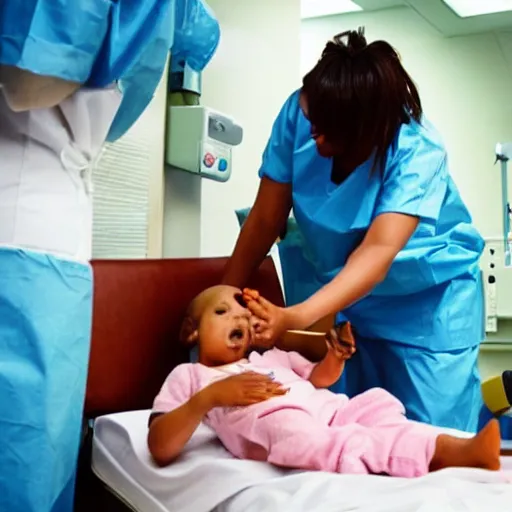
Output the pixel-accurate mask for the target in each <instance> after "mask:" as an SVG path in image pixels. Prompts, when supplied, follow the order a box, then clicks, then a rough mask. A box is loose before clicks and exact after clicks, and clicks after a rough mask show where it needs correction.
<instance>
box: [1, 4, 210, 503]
mask: <svg viewBox="0 0 512 512" xmlns="http://www.w3.org/2000/svg"><path fill="white" fill-rule="evenodd" d="M219 33H220V31H219V25H218V22H217V20H216V19H215V17H214V16H213V13H211V11H210V10H209V9H208V7H207V6H206V4H204V2H203V0H186V1H185V0H144V1H135V2H134V1H130V0H73V1H72V2H69V1H65V0H23V1H19V0H7V1H6V2H3V1H0V155H1V158H0V511H2V512H71V511H72V510H73V490H74V481H75V467H76V462H77V454H78V448H79V438H80V428H81V420H82V411H83V403H84V394H85V385H86V377H87V362H88V355H89V343H90V334H91V314H92V290H93V282H92V272H91V268H90V265H89V263H88V262H89V259H90V257H91V249H92V247H91V242H92V194H91V190H92V189H91V183H90V181H91V171H92V169H93V167H94V164H95V162H96V161H97V159H98V157H99V156H100V154H101V150H102V147H103V144H104V142H105V140H109V141H111V142H113V141H115V140H117V139H119V137H121V136H122V135H124V134H125V133H126V131H127V130H128V129H129V128H130V127H131V126H132V125H133V123H134V122H135V121H136V120H137V118H138V117H139V116H140V114H141V113H142V112H143V111H144V109H145V108H146V107H147V105H148V104H149V102H150V101H151V99H152V97H153V94H154V92H155V89H156V88H157V85H158V83H159V81H160V79H161V77H162V73H163V71H164V67H165V64H166V61H167V57H168V55H169V50H171V49H172V52H173V58H176V59H178V61H181V60H183V61H184V62H186V64H188V65H189V66H190V67H191V68H192V69H194V70H195V71H201V70H202V68H203V67H204V66H206V64H207V63H208V62H209V60H210V58H211V56H212V54H213V52H214V51H215V49H216V47H217V44H218V41H219Z"/></svg>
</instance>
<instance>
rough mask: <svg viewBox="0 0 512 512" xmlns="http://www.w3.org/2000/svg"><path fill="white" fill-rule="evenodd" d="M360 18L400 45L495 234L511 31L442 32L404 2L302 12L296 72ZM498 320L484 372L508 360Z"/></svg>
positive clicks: (511, 107) (511, 69) (457, 170)
mask: <svg viewBox="0 0 512 512" xmlns="http://www.w3.org/2000/svg"><path fill="white" fill-rule="evenodd" d="M359 26H364V27H365V28H366V34H367V37H368V39H369V40H375V39H385V40H387V41H389V42H390V43H391V44H392V45H393V46H395V47H396V48H397V50H398V51H399V53H400V55H401V57H402V59H403V62H404V64H405V66H406V68H407V69H408V71H409V72H410V73H411V75H412V77H413V78H414V80H415V82H416V83H417V85H418V87H419V91H420V94H421V98H422V101H423V105H424V110H425V113H426V115H427V116H428V117H429V118H430V119H431V121H433V122H434V123H435V125H436V126H437V128H438V129H439V130H440V132H441V134H442V136H443V138H444V140H445V142H446V146H447V149H448V153H449V159H450V167H451V171H452V175H453V177H454V179H455V181H456V183H457V186H458V187H459V189H460V192H461V194H462V196H463V198H464V200H465V201H466V203H467V204H468V206H469V208H470V210H471V213H472V215H473V218H474V221H475V223H476V225H477V227H478V228H479V229H480V231H481V233H482V234H483V236H484V237H485V238H487V239H489V240H492V239H496V238H497V237H499V236H500V235H501V210H500V206H501V188H500V173H499V167H498V166H495V165H494V148H495V145H496V143H497V142H500V141H501V142H505V141H511V140H512V101H511V98H512V96H511V93H512V33H511V32H508V33H506V32H505V33H499V34H495V33H482V34H475V35H469V36H463V37H454V38H446V37H444V36H442V35H441V34H440V33H439V32H438V31H437V30H436V29H435V28H434V27H432V26H431V25H430V24H429V23H428V22H427V21H425V20H424V19H423V18H422V17H421V16H420V15H419V14H417V13H416V12H415V11H414V10H412V9H410V8H407V7H403V8H396V9H388V10H383V11H376V12H358V13H351V14H345V15H340V16H330V17H325V18H317V19H311V20H304V21H303V22H302V26H301V43H302V44H301V48H302V51H301V73H302V74H303V73H305V72H307V71H308V70H309V69H310V68H311V67H312V66H313V65H314V64H315V62H316V60H317V59H318V56H319V55H320V53H321V51H322V48H323V46H324V45H325V43H326V41H327V40H328V39H329V38H330V37H331V36H333V35H334V34H337V33H339V32H342V31H344V30H348V29H353V28H357V27H359ZM510 193H512V189H511V192H510ZM490 243H491V242H490ZM492 243H496V242H495V241H494V242H492ZM497 288H498V294H499V291H500V289H501V290H505V289H511V290H512V270H510V274H509V275H508V276H507V277H506V279H504V280H501V281H500V282H498V284H497ZM510 308H511V309H512V304H510ZM498 325H499V328H498V332H497V333H495V334H489V335H488V336H487V337H488V341H489V342H495V343H489V344H487V343H486V344H484V345H483V348H482V352H481V371H482V374H483V375H484V376H487V375H492V374H495V373H496V372H498V371H501V370H502V369H511V368H512V320H511V319H508V320H503V319H500V320H499V324H498Z"/></svg>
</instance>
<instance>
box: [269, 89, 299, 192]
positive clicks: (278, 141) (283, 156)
mask: <svg viewBox="0 0 512 512" xmlns="http://www.w3.org/2000/svg"><path fill="white" fill-rule="evenodd" d="M299 113H300V106H299V92H298V91H296V92H294V93H293V94H292V95H291V96H290V97H289V98H288V99H287V100H286V102H285V104H284V105H283V106H282V108H281V111H280V112H279V114H278V116H277V118H276V120H275V121H274V125H273V126H272V132H271V134H270V139H269V141H268V142H267V146H266V148H265V151H264V152H263V158H262V163H261V167H260V170H259V176H260V178H263V177H265V178H269V179H271V180H272V181H276V182H278V183H291V181H292V171H293V149H294V140H295V129H296V125H297V116H298V115H299Z"/></svg>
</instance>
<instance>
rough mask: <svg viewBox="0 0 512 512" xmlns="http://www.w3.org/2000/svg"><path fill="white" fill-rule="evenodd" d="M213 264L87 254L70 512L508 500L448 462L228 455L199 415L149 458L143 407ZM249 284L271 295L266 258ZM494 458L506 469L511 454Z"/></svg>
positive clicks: (395, 510)
mask: <svg viewBox="0 0 512 512" xmlns="http://www.w3.org/2000/svg"><path fill="white" fill-rule="evenodd" d="M224 264H225V260H223V259H195V260H158V261H148V260H144V261H96V262H94V263H93V267H94V276H95V298H94V320H93V337H92V350H91V360H90V368H89V379H88V386H87V396H86V403H85V414H86V417H87V419H88V422H87V423H86V424H85V425H84V435H83V442H82V450H81V458H80V464H79V475H78V483H77V504H76V511H77V512H85V511H88V512H90V511H92V510H93V509H94V510H100V511H103V510H105V511H109V512H126V511H129V510H135V511H138V512H169V511H179V512H208V511H210V510H214V511H215V512H251V511H255V512H273V511H290V512H295V511H297V512H299V511H304V512H306V511H307V512H313V511H322V512H328V511H339V512H348V511H351V512H352V511H360V512H365V511H368V512H370V511H371V512H387V511H389V512H402V511H403V512H410V511H419V510H421V511H422V512H428V511H430V510H432V511H439V510H442V511H443V512H451V511H457V512H461V511H466V510H467V511H489V510H496V511H500V510H507V509H509V508H510V507H511V506H512V484H510V483H508V481H509V480H510V481H512V478H509V477H508V475H507V473H489V472H485V471H479V470H470V469H453V470H446V471H443V472H439V473H433V474H430V475H428V476H427V477H424V478H420V479H414V480H403V479H398V478H388V477H382V476H355V475H336V474H327V473H320V472H316V473H315V472H303V471H287V470H282V469H278V468H275V467H272V466H270V465H267V464H265V463H260V462H252V461H241V460H235V459H233V458H232V457H231V456H230V455H229V454H228V453H227V452H226V451H225V450H224V448H223V447H222V446H221V445H220V443H219V442H218V440H217V439H216V437H215V435H214V434H213V432H212V431H210V430H209V429H208V428H207V427H206V426H204V425H201V426H200V427H199V428H198V430H197V431H196V433H195V434H194V435H193V437H192V439H191V440H190V442H189V444H188V445H187V447H186V449H185V451H184V453H183V454H182V456H181V457H180V458H179V459H178V460H177V461H176V462H175V463H173V464H172V465H171V466H169V467H167V468H164V469H159V468H157V467H156V466H155V465H154V464H153V463H152V461H151V458H150V456H149V453H148V451H147V447H146V435H147V421H148V416H149V408H150V407H151V404H152V400H153V397H154V396H155V394H156V393H157V391H158V390H159V388H160V386H161V384H162V383H163V381H164V379H165V377H166V375H167V374H168V373H169V372H170V371H171V369H172V368H174V367H175V366H176V365H177V364H180V363H182V362H186V361H187V360H188V353H187V350H186V349H185V348H184V347H182V346H181V345H180V344H179V343H178V330H179V326H180V322H181V318H182V316H183V314H184V312H185V308H186V306H187V304H188V302H189V301H190V300H191V299H192V298H193V297H194V296H195V295H196V294H197V293H198V292H199V291H200V290H202V289H204V288H206V287H208V286H210V285H213V284H215V283H217V282H218V281H219V279H220V276H221V272H222V269H223V266H224ZM251 286H254V287H257V288H259V289H260V290H261V291H262V293H263V294H264V295H265V296H267V297H268V298H270V299H271V300H273V301H274V302H276V303H278V304H282V302H283V298H282V293H281V287H280V283H279V280H278V278H277V274H276V271H275V267H274V264H273V262H272V260H271V259H267V260H266V261H265V262H264V264H263V265H262V267H261V268H260V269H259V271H258V273H257V275H256V276H255V277H254V279H253V280H252V283H251ZM461 435H463V434H462V433H461ZM503 462H504V466H505V467H508V468H509V469H510V470H512V458H504V459H503ZM511 475H512V473H511Z"/></svg>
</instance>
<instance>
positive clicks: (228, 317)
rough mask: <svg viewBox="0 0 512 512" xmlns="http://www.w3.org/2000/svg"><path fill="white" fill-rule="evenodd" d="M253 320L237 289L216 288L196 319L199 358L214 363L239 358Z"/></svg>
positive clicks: (248, 337)
mask: <svg viewBox="0 0 512 512" xmlns="http://www.w3.org/2000/svg"><path fill="white" fill-rule="evenodd" d="M253 321H254V320H253V317H252V315H251V313H250V311H249V310H248V309H247V308H246V307H245V306H244V305H243V299H242V292H241V291H240V290H238V289H237V288H233V287H230V286H220V287H217V288H216V290H215V292H214V293H213V294H212V296H211V297H209V300H208V301H207V302H206V304H205V306H204V309H203V310H202V312H201V316H200V318H199V332H198V334H199V360H200V361H201V362H202V363H203V364H207V365H212V366H215V365H223V364H229V363H232V362H235V361H238V360H240V359H242V358H243V357H244V356H245V354H246V352H247V349H248V348H249V345H250V344H251V342H252V339H253V333H254V329H253Z"/></svg>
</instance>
